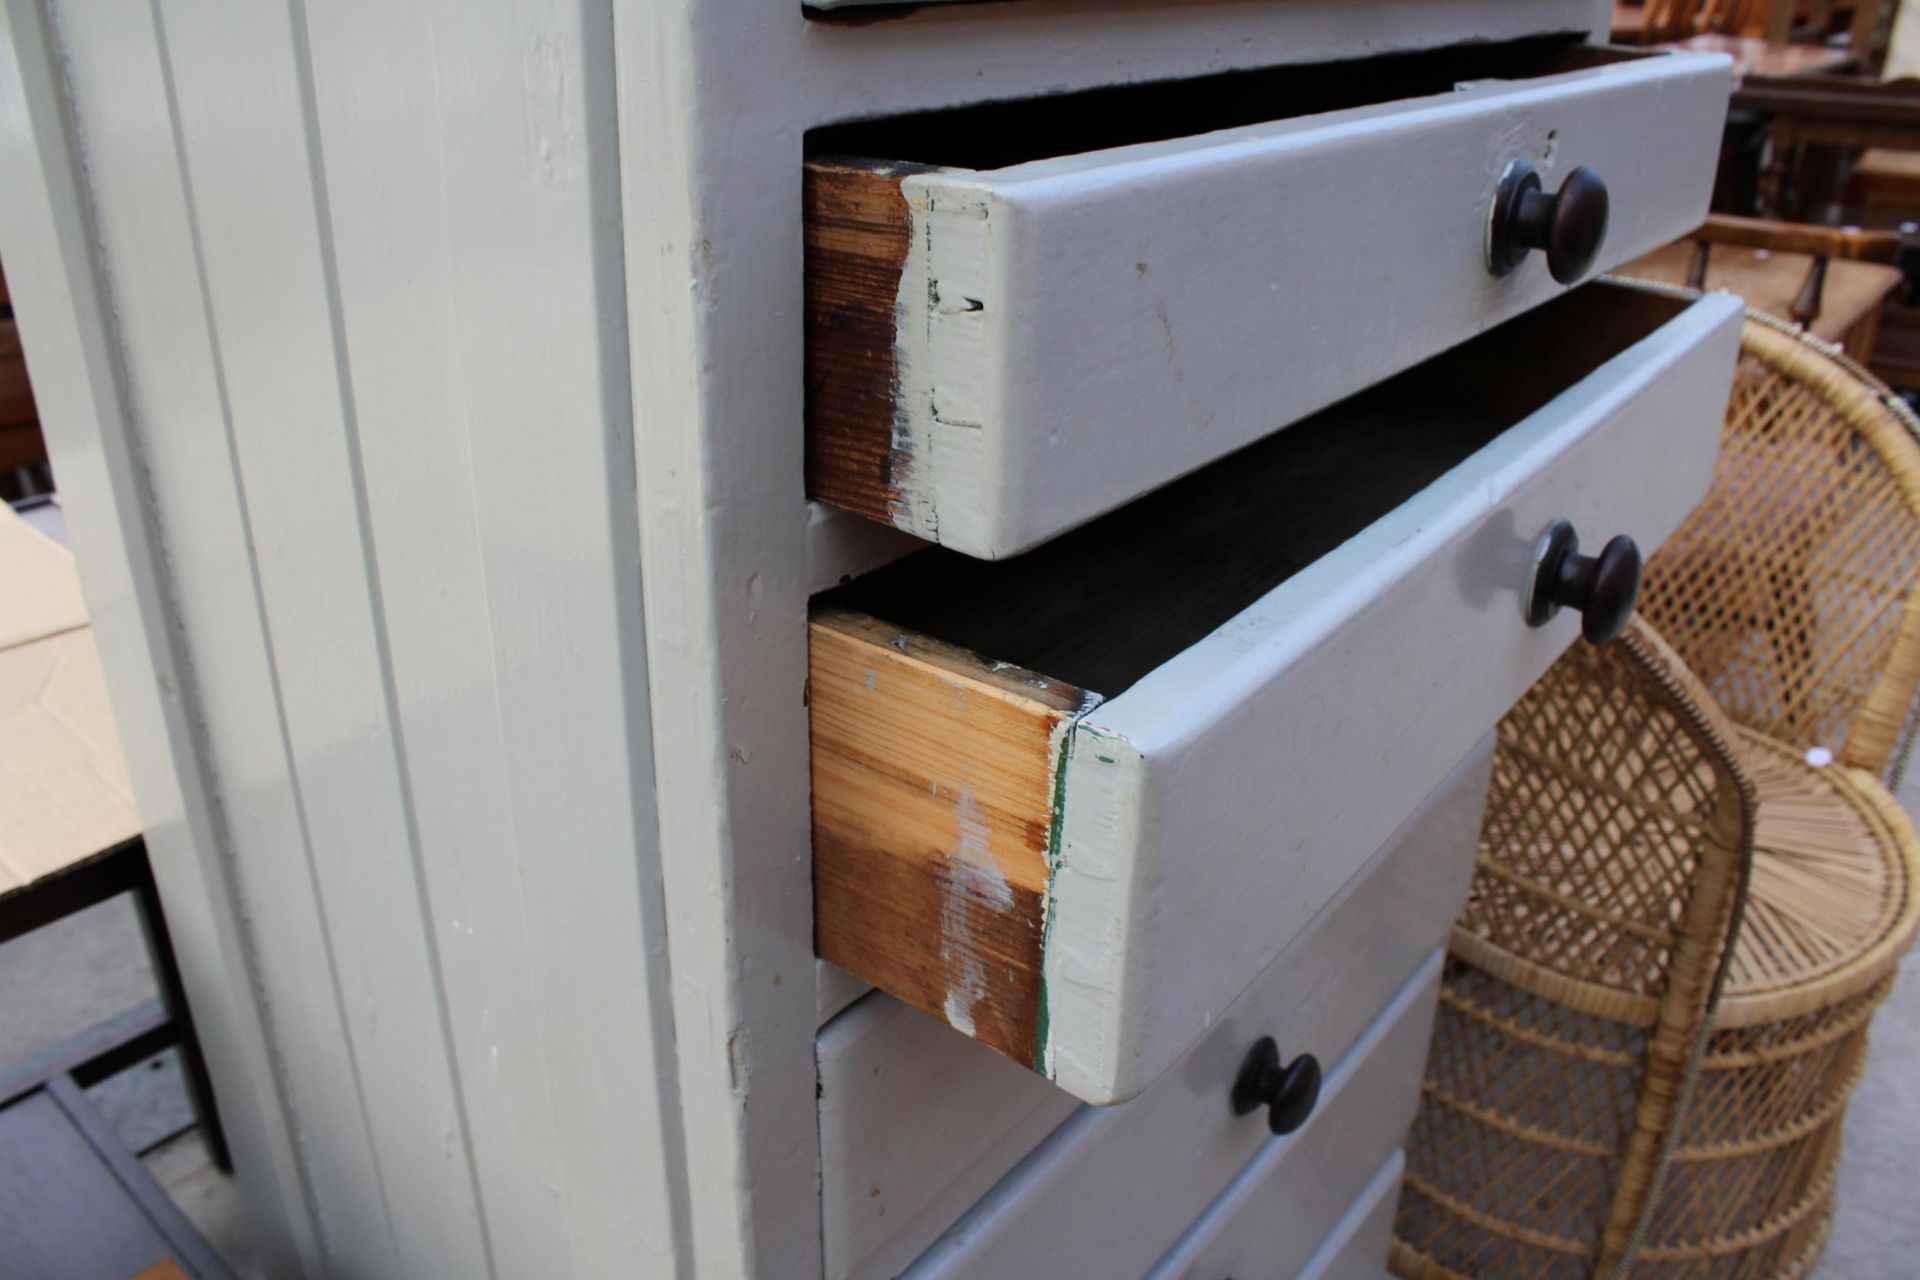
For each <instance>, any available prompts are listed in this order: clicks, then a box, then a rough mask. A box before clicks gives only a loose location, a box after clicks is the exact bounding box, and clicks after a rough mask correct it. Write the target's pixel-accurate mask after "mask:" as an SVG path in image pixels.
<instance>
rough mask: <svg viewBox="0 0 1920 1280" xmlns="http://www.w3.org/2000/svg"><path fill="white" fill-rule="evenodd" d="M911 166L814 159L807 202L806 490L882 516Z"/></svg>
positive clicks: (890, 454) (887, 500)
mask: <svg viewBox="0 0 1920 1280" xmlns="http://www.w3.org/2000/svg"><path fill="white" fill-rule="evenodd" d="M918 167H919V166H914V165H890V164H885V163H881V162H873V161H858V160H815V161H811V162H809V163H808V165H807V171H806V177H805V180H804V184H803V188H802V190H803V193H804V195H803V199H804V203H805V206H806V268H807V285H806V318H807V354H806V375H807V388H806V414H807V424H808V428H807V458H806V471H807V496H808V497H810V498H817V499H819V500H820V501H822V502H831V503H833V504H834V505H835V506H837V507H844V508H845V509H847V510H848V511H853V512H857V513H859V514H860V515H863V516H866V517H868V518H869V519H873V520H881V521H887V520H889V519H890V513H891V511H892V508H893V503H894V499H895V492H896V490H895V485H894V479H893V472H894V467H895V465H896V463H898V462H899V461H900V459H899V455H898V453H897V451H896V450H895V448H894V440H893V422H894V412H895V409H894V400H895V396H896V394H897V392H898V389H899V371H898V369H897V367H896V365H895V359H894V344H895V341H896V336H895V335H896V323H895V319H894V310H895V300H896V299H897V297H898V295H899V293H900V274H901V270H902V268H903V267H904V266H905V264H906V259H907V240H908V235H909V233H910V231H911V229H912V227H911V222H910V218H909V215H908V212H907V201H906V197H905V196H903V195H902V194H901V192H900V179H901V178H902V177H904V176H905V175H906V174H908V173H911V172H914V171H915V169H916V168H918Z"/></svg>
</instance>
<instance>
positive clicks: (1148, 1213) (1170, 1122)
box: [817, 734, 1493, 1280]
mask: <svg viewBox="0 0 1920 1280" xmlns="http://www.w3.org/2000/svg"><path fill="white" fill-rule="evenodd" d="M1492 761H1493V738H1492V735H1491V734H1489V735H1488V736H1487V737H1485V738H1483V739H1482V740H1481V741H1480V743H1479V744H1478V745H1477V746H1476V747H1475V749H1474V750H1473V751H1472V752H1471V753H1469V755H1468V757H1467V758H1466V759H1465V760H1463V761H1462V762H1461V763H1460V764H1459V766H1457V767H1456V768H1455V769H1454V771H1453V773H1452V774H1451V775H1450V776H1449V777H1448V778H1447V780H1446V781H1445V782H1444V783H1442V784H1441V786H1440V787H1439V788H1438V789H1437V790H1436V791H1435V792H1434V794H1433V795H1431V796H1429V797H1428V798H1427V800H1426V801H1425V802H1424V803H1422V805H1421V806H1420V809H1419V810H1418V811H1417V812H1416V813H1415V814H1414V815H1413V816H1412V817H1411V818H1409V819H1408V820H1407V822H1406V824H1405V825H1404V826H1403V827H1402V828H1401V829H1400V830H1399V831H1398V832H1396V833H1395V834H1394V837H1393V839H1392V840H1390V841H1388V843H1387V844H1386V846H1385V847H1383V848H1382V849H1381V850H1380V851H1379V852H1378V853H1376V854H1374V856H1373V857H1372V858H1370V859H1369V860H1368V861H1367V864H1366V865H1365V866H1364V867H1362V868H1361V869H1360V870H1359V871H1358V872H1356V873H1355V874H1354V876H1353V878H1352V879H1351V880H1349V881H1348V882H1347V885H1346V887H1345V888H1344V889H1342V890H1341V892H1340V894H1339V895H1338V896H1337V897H1336V898H1335V899H1334V900H1333V901H1332V902H1330V903H1328V904H1327V906H1326V907H1325V908H1323V909H1322V910H1321V912H1320V914H1319V915H1317V916H1316V917H1314V920H1313V923H1312V924H1311V925H1309V926H1308V927H1307V928H1306V929H1305V930H1303V931H1302V932H1301V935H1300V936H1299V937H1298V938H1296V939H1294V941H1293V942H1292V943H1291V944H1289V945H1288V947H1287V949H1286V950H1285V951H1284V952H1282V953H1281V955H1280V956H1279V957H1278V958H1277V959H1276V960H1274V962H1273V963H1272V964H1270V965H1268V966H1267V969H1266V972H1264V973H1262V974H1261V975H1260V976H1259V977H1258V978H1256V979H1255V980H1254V981H1253V983H1252V984H1251V985H1249V986H1248V988H1247V990H1246V991H1245V992H1244V993H1242V994H1241V995H1240V996H1239V997H1237V998H1236V999H1235V1000H1234V1002H1233V1004H1232V1006H1231V1007H1230V1008H1229V1009H1227V1010H1226V1012H1225V1013H1224V1014H1222V1015H1221V1017H1220V1018H1219V1019H1217V1020H1216V1022H1215V1024H1214V1026H1213V1028H1212V1029H1211V1030H1210V1031H1209V1032H1208V1034H1207V1036H1206V1038H1205V1039H1203V1040H1202V1041H1201V1042H1200V1043H1199V1044H1198V1045H1196V1046H1194V1048H1193V1050H1192V1051H1191V1052H1189V1053H1188V1054H1187V1056H1186V1057H1185V1058H1183V1059H1182V1060H1181V1062H1180V1064H1179V1065H1178V1066H1177V1067H1175V1068H1174V1069H1173V1070H1170V1071H1168V1072H1167V1073H1166V1074H1164V1075H1163V1076H1161V1078H1160V1079H1159V1080H1158V1081H1157V1082H1156V1083H1155V1084H1154V1085H1153V1086H1152V1087H1151V1088H1149V1089H1148V1090H1147V1091H1146V1092H1145V1093H1143V1094H1141V1095H1140V1097H1138V1098H1136V1099H1134V1100H1133V1101H1132V1102H1131V1103H1129V1104H1128V1105H1127V1106H1125V1107H1124V1108H1119V1109H1113V1108H1107V1109H1102V1110H1100V1111H1097V1112H1088V1113H1085V1114H1083V1115H1082V1116H1081V1117H1080V1118H1079V1119H1076V1120H1075V1121H1074V1126H1075V1129H1076V1131H1077V1133H1078V1136H1077V1137H1076V1138H1075V1140H1074V1141H1073V1142H1072V1144H1071V1145H1070V1147H1067V1148H1063V1149H1062V1154H1061V1155H1060V1156H1059V1157H1058V1158H1056V1159H1054V1160H1052V1161H1050V1162H1049V1163H1050V1165H1051V1167H1052V1169H1053V1170H1054V1171H1055V1174H1054V1176H1050V1177H1048V1178H1046V1179H1044V1180H1043V1181H1041V1182H1038V1183H1034V1184H1029V1185H1027V1186H1026V1187H1024V1188H1023V1190H1022V1192H1021V1194H1020V1195H1019V1196H1018V1197H1017V1201H1018V1209H1017V1214H1018V1222H1019V1224H1020V1225H1019V1226H1018V1228H1017V1229H1015V1230H1011V1231H1009V1232H1007V1233H1006V1234H1007V1235H1008V1236H1011V1237H1014V1239H1013V1240H1008V1241H1006V1242H1005V1243H1006V1244H1008V1245H1009V1246H1010V1247H1008V1248H1006V1249H1004V1250H1002V1251H1000V1252H999V1253H998V1254H997V1255H996V1257H995V1258H993V1259H988V1260H987V1261H989V1262H991V1263H993V1264H994V1265H990V1266H986V1267H984V1268H983V1270H982V1271H981V1272H980V1274H985V1275H1003V1274H1024V1273H1025V1271H1026V1268H1025V1267H1023V1266H1017V1265H1013V1264H1012V1262H1011V1260H1012V1259H1015V1258H1017V1257H1018V1250H1019V1248H1020V1247H1021V1246H1020V1245H1019V1244H1018V1243H1016V1242H1017V1240H1018V1238H1019V1237H1022V1236H1025V1235H1028V1234H1032V1235H1041V1236H1051V1237H1053V1238H1054V1239H1057V1240H1060V1241H1067V1242H1073V1243H1074V1245H1075V1247H1077V1248H1078V1249H1079V1250H1081V1256H1080V1258H1079V1262H1080V1264H1081V1266H1080V1267H1079V1268H1078V1270H1082V1271H1085V1272H1087V1273H1089V1274H1093V1275H1114V1276H1118V1275H1131V1274H1137V1273H1138V1272H1139V1271H1140V1269H1141V1264H1142V1260H1141V1259H1139V1258H1137V1257H1129V1255H1128V1254H1126V1253H1125V1252H1124V1245H1123V1244H1122V1242H1120V1241H1114V1240H1110V1239H1109V1238H1108V1237H1107V1234H1106V1232H1105V1230H1104V1226H1105V1224H1109V1223H1113V1222H1117V1221H1121V1220H1124V1221H1126V1222H1127V1223H1129V1224H1130V1225H1131V1226H1132V1227H1133V1228H1135V1229H1137V1230H1138V1231H1139V1232H1140V1233H1141V1234H1145V1235H1151V1236H1156V1237H1158V1238H1162V1239H1165V1238H1167V1237H1169V1236H1171V1235H1172V1234H1173V1233H1175V1232H1177V1231H1178V1230H1179V1229H1180V1228H1181V1226H1182V1225H1183V1224H1185V1223H1188V1222H1191V1221H1193V1220H1194V1219H1195V1218H1196V1217H1198V1216H1200V1214H1201V1213H1203V1212H1204V1211H1205V1209H1206V1207H1207V1205H1209V1204H1211V1203H1212V1202H1213V1200H1214V1199H1215V1197H1217V1196H1218V1195H1219V1194H1220V1192H1221V1191H1222V1190H1223V1189H1224V1188H1225V1187H1226V1186H1227V1184H1228V1182H1229V1181H1230V1180H1231V1179H1232V1178H1233V1176H1234V1174H1235V1173H1236V1172H1237V1171H1238V1170H1239V1169H1241V1168H1243V1167H1244V1166H1245V1165H1246V1163H1247V1161H1248V1160H1249V1159H1252V1158H1253V1157H1254V1156H1255V1155H1256V1154H1257V1153H1258V1151H1259V1149H1260V1147H1261V1145H1262V1144H1263V1143H1264V1142H1265V1141H1266V1140H1267V1137H1268V1134H1267V1131H1266V1127H1265V1125H1263V1124H1261V1123H1260V1122H1259V1121H1258V1119H1253V1120H1249V1119H1248V1118H1245V1117H1239V1116H1235V1115H1233V1114H1232V1113H1231V1112H1230V1111H1228V1110H1227V1108H1225V1107H1223V1106H1221V1105H1220V1103H1221V1097H1222V1091H1223V1090H1224V1088H1225V1086H1226V1082H1227V1081H1229V1080H1231V1079H1233V1076H1234V1073H1235V1072H1236V1071H1237V1070H1238V1068H1239V1064H1240V1061H1241V1058H1242V1057H1243V1056H1244V1055H1245V1053H1246V1050H1247V1043H1248V1041H1249V1040H1250V1039H1252V1038H1253V1037H1255V1036H1257V1035H1261V1034H1266V1033H1269V1032H1271V1033H1274V1034H1280V1033H1281V1032H1284V1034H1285V1038H1286V1043H1287V1045H1288V1046H1292V1048H1290V1050H1289V1051H1290V1052H1296V1053H1297V1052H1303V1051H1305V1052H1312V1053H1314V1054H1316V1055H1317V1056H1318V1057H1319V1059H1320V1061H1321V1063H1322V1065H1323V1066H1327V1067H1331V1066H1332V1065H1333V1064H1334V1063H1335V1062H1337V1061H1338V1060H1339V1059H1340V1057H1341V1056H1342V1055H1343V1054H1344V1053H1345V1052H1346V1051H1347V1049H1348V1047H1349V1046H1351V1045H1352V1044H1353V1043H1354V1042H1355V1041H1356V1040H1358V1039H1359V1038H1360V1036H1361V1034H1362V1033H1363V1032H1365V1030H1366V1028H1367V1025H1368V1023H1369V1022H1371V1021H1372V1019H1373V1016H1374V1014H1375V1013H1377V1012H1378V1011H1379V1010H1380V1009H1381V1008H1382V1007H1384V1006H1385V1005H1386V1004H1388V1003H1389V1002H1390V1001H1391V1000H1392V999H1393V995H1394V993H1395V992H1396V991H1397V990H1399V989H1400V987H1401V986H1402V985H1403V984H1404V983H1405V982H1406V979H1407V975H1409V974H1411V973H1413V972H1414V971H1415V970H1416V969H1417V968H1419V966H1420V964H1421V962H1422V961H1423V960H1424V958H1425V957H1426V956H1427V954H1428V953H1429V952H1431V951H1432V950H1433V949H1434V948H1435V947H1437V946H1440V945H1442V944H1443V943H1444V942H1445V940H1446V936H1447V930H1448V929H1449V928H1451V927H1452V925H1453V921H1454V917H1455V916H1457V915H1458V914H1459V910H1460V908H1461V906H1462V905H1463V904H1464V903H1465V902H1466V897H1467V886H1468V882H1469V881H1470V880H1471V878H1472V870H1473V855H1474V850H1475V848H1476V847H1477V845H1478V842H1479V835H1480V816H1481V811H1482V809H1483V807H1484V800H1485V797H1486V791H1487V777H1488V773H1489V771H1490V769H1491V768H1492ZM817 1044H818V1061H819V1067H820V1153H821V1163H822V1173H823V1178H822V1181H821V1188H820V1216H821V1223H822V1226H823V1230H824V1234H825V1248H826V1258H827V1274H828V1275H831V1276H843V1277H845V1280H889V1278H890V1277H893V1276H897V1275H899V1274H900V1272H901V1271H902V1270H903V1269H904V1268H905V1267H906V1266H907V1265H908V1264H909V1263H911V1262H912V1261H913V1259H915V1258H917V1257H919V1256H920V1254H921V1253H923V1252H925V1251H926V1249H927V1248H928V1247H929V1246H930V1245H932V1244H933V1242H934V1241H935V1240H936V1239H938V1238H939V1236H940V1234H941V1233H942V1232H944V1231H945V1230H946V1229H947V1228H948V1227H949V1226H951V1225H952V1224H953V1223H954V1222H955V1221H956V1220H957V1219H959V1218H960V1217H961V1216H962V1215H963V1214H965V1213H966V1212H967V1210H968V1209H969V1208H970V1207H971V1206H972V1205H973V1204H974V1203H975V1202H976V1201H978V1200H979V1199H980V1198H981V1197H982V1196H984V1195H986V1194H988V1193H989V1192H990V1191H991V1190H992V1188H993V1187H994V1185H995V1184H996V1183H998V1182H999V1181H1000V1180H1001V1178H1002V1177H1004V1176H1005V1175H1007V1174H1008V1173H1010V1172H1012V1170H1013V1169H1014V1166H1015V1165H1017V1164H1018V1163H1019V1162H1020V1161H1021V1159H1022V1157H1024V1156H1025V1155H1026V1154H1027V1153H1028V1152H1030V1151H1031V1150H1033V1148H1034V1146H1035V1144H1036V1142H1037V1141H1038V1140H1039V1139H1040V1138H1041V1137H1042V1136H1044V1135H1045V1134H1047V1133H1050V1132H1052V1131H1053V1130H1054V1129H1056V1128H1057V1127H1059V1125H1060V1124H1061V1122H1063V1121H1065V1120H1067V1119H1068V1117H1069V1116H1070V1115H1072V1114H1073V1112H1074V1110H1075V1106H1074V1099H1073V1098H1072V1096H1071V1095H1069V1094H1067V1093H1065V1092H1063V1091H1062V1090H1060V1089H1057V1088H1054V1087H1052V1086H1051V1085H1049V1084H1048V1083H1047V1082H1046V1081H1045V1080H1044V1079H1043V1078H1041V1077H1040V1076H1038V1075H1033V1074H1029V1073H1024V1072H1022V1071H1021V1069H1020V1067H1019V1066H1017V1065H1016V1064H1014V1063H1012V1062H1010V1061H1008V1060H1007V1059H1005V1058H1001V1057H999V1056H997V1055H995V1054H993V1053H991V1052H989V1051H987V1049H986V1048H985V1047H984V1046H981V1045H977V1044H968V1043H966V1042H965V1041H959V1040H957V1038H956V1037H955V1036H954V1035H953V1034H952V1033H951V1032H949V1031H948V1030H947V1029H946V1028H944V1027H941V1026H939V1025H937V1024H935V1023H934V1022H932V1021H931V1020H929V1019H927V1018H924V1017H922V1016H920V1015H919V1014H918V1013H916V1012H914V1011H912V1010H910V1009H908V1008H907V1007H906V1006H904V1005H902V1004H900V1003H899V1002H898V1001H895V1000H892V999H889V998H888V997H887V996H886V995H884V994H877V995H875V996H873V997H872V998H870V999H868V1000H866V1001H864V1002H862V1003H861V1004H860V1005H858V1006H857V1007H855V1008H853V1009H850V1010H848V1011H847V1013H846V1014H844V1015H843V1016H841V1017H840V1018H838V1019H836V1020H835V1021H834V1022H833V1023H832V1024H830V1025H829V1026H827V1027H825V1028H824V1029H822V1031H821V1033H820V1037H819V1040H818V1042H817ZM1174 1149H1181V1150H1186V1151H1191V1152H1197V1153H1201V1154H1200V1156H1199V1158H1197V1159H1189V1160H1183V1161H1182V1162H1181V1165H1180V1176H1179V1178H1178V1179H1177V1180H1176V1181H1175V1182H1174V1183H1173V1184H1172V1185H1162V1184H1156V1183H1155V1182H1153V1181H1152V1180H1150V1179H1146V1178H1143V1177H1142V1176H1141V1174H1142V1169H1143V1167H1144V1166H1145V1162H1144V1161H1143V1159H1142V1157H1141V1155H1140V1153H1141V1152H1151V1151H1154V1150H1174ZM1302 1243H1304V1242H1302ZM1130 1263H1131V1265H1129V1264H1130ZM1067 1269H1068V1270H1072V1269H1073V1268H1067ZM1041 1270H1043V1271H1044V1268H1042V1269H1041ZM1216 1280H1217V1277H1216Z"/></svg>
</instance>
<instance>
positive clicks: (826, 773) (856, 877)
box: [809, 610, 1087, 1062]
mask: <svg viewBox="0 0 1920 1280" xmlns="http://www.w3.org/2000/svg"><path fill="white" fill-rule="evenodd" d="M809 705H810V706H811V708H812V715H813V790H814V810H813V815H814V816H813V832H814V905H815V917H816V920H817V922H818V923H817V937H816V942H817V945H818V947H819V951H820V954H821V955H822V956H823V957H825V958H826V959H828V960H831V961H833V962H834V963H835V964H838V965H840V966H842V967H843V968H845V969H847V970H848V971H850V972H852V973H854V974H856V975H858V976H859V977H861V978H864V979H866V980H867V981H869V982H872V983H873V984H875V985H876V986H880V987H884V988H885V989H886V990H888V991H890V992H892V993H893V994H894V995H895V996H897V997H899V998H900V999H902V1000H905V1001H907V1002H908V1003H909V1004H913V1005H916V1006H918V1007H919V1008H922V1009H925V1010H926V1011H927V1012H929V1013H932V1014H935V1015H937V1016H939V1017H942V1018H944V1019H946V1021H947V1022H949V1023H951V1024H952V1025H953V1026H955V1027H958V1028H959V1029H961V1030H962V1031H965V1032H967V1033H968V1034H969V1035H972V1036H974V1037H976V1038H977V1039H979V1040H981V1041H983V1042H985V1043H987V1044H989V1045H991V1046H992V1047H993V1048H995V1049H998V1050H999V1051H1000V1052H1001V1053H1004V1054H1006V1055H1007V1056H1009V1057H1012V1058H1016V1059H1021V1060H1025V1061H1029V1062H1031V1061H1032V1060H1033V1058H1034V1055H1035V1053H1036V1050H1037V1045H1038V1037H1039V1016H1040V955H1041V943H1042V935H1043V930H1044V911H1045V901H1046V889H1047V876H1048V865H1047V856H1048V851H1049V848H1050V846H1051V842H1052V839H1053V832H1054V825H1055V823H1054V814H1053V801H1054V778H1055V771H1056V762H1057V756H1058V752H1059V750H1060V743H1061V738H1062V736H1063V730H1064V728H1065V726H1066V725H1067V724H1069V723H1070V722H1071V721H1072V719H1073V717H1074V716H1075V715H1077V714H1079V713H1080V712H1081V711H1083V710H1084V709H1085V707H1086V705H1087V696H1086V694H1084V693H1083V692H1082V691H1081V690H1079V689H1077V688H1075V687H1073V686H1071V685H1066V684H1061V683H1058V682H1055V681H1050V680H1047V679H1044V678H1042V677H1038V676H1035V675H1033V674H1032V673H1030V672H1026V671H1023V670H1020V669H1018V668H1014V667H1009V666H1007V665H1006V664H1003V663H993V662H990V661H989V660H987V659H983V658H980V657H978V656H976V655H974V654H971V653H967V652H966V651H964V650H961V649H957V648H955V647H953V646H950V645H944V644H941V643H939V642H937V641H932V640H929V639H927V638H926V637H923V636H918V635H913V634H911V633H908V632H904V631H900V630H898V629H897V628H893V627H890V626H888V625H886V624H884V623H880V622H876V621H874V620H873V619H870V618H864V617H861V616H860V615H857V614H850V613H843V612H837V611H832V610H829V611H825V612H823V613H821V614H819V615H817V616H816V617H815V618H814V620H813V627H812V658H811V676H810V680H809Z"/></svg>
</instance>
